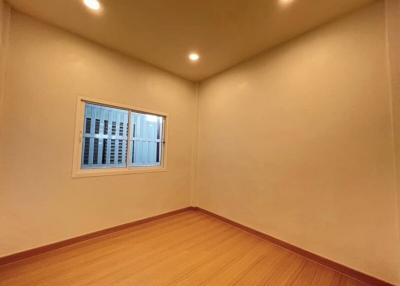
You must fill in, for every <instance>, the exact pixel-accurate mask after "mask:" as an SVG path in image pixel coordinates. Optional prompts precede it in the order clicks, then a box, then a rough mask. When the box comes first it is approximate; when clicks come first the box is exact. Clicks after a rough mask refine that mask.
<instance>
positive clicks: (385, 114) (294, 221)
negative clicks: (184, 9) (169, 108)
mask: <svg viewBox="0 0 400 286" xmlns="http://www.w3.org/2000/svg"><path fill="white" fill-rule="evenodd" d="M385 43H386V42H385V16H384V3H383V2H382V1H379V2H377V3H376V4H373V5H372V6H369V7H367V8H364V9H363V10H361V11H358V12H356V13H355V14H352V15H350V16H348V17H346V18H344V19H341V20H339V21H337V22H334V23H332V24H330V25H327V26H323V27H321V28H319V29H318V30H316V31H313V32H311V33H308V34H306V35H304V36H302V37H300V38H298V39H295V40H293V41H290V42H289V43H287V44H285V45H284V46H280V47H278V48H276V49H274V50H272V51H270V52H267V53H264V54H262V55H260V56H258V57H256V58H254V59H253V60H250V61H248V62H246V63H243V64H241V65H239V66H237V67H235V68H233V69H231V70H229V71H227V72H225V73H222V74H220V75H218V76H216V77H213V78H211V79H209V80H207V81H206V82H204V83H202V84H201V86H200V98H199V123H200V125H199V142H198V146H199V154H198V176H197V194H196V195H197V197H198V198H197V204H198V205H199V206H200V207H203V208H205V209H207V210H210V211H212V212H215V213H218V214H220V215H223V216H225V217H228V218H230V219H232V220H235V221H237V222H240V223H242V224H245V225H248V226H250V227H253V228H256V229H258V230H260V231H263V232H265V233H267V234H270V235H272V236H274V237H277V238H279V239H281V240H284V241H287V242H289V243H291V244H294V245H297V246H299V247H302V248H304V249H307V250H309V251H311V252H314V253H317V254H319V255H322V256H324V257H327V258H330V259H332V260H334V261H337V262H339V263H343V264H345V265H347V266H350V267H353V268H355V269H358V270H361V271H363V272H366V273H368V274H370V275H374V276H376V277H379V278H382V279H385V280H387V281H390V282H397V283H400V277H399V276H400V273H399V272H400V270H399V269H400V268H399V263H398V259H399V252H398V244H399V240H398V229H397V227H398V225H397V223H398V222H397V219H396V217H397V214H398V210H397V205H396V189H395V171H394V160H393V158H394V157H393V135H392V131H393V130H392V118H391V101H390V93H389V80H388V79H389V77H388V69H387V53H386V52H387V51H386V44H385Z"/></svg>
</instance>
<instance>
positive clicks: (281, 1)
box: [279, 0, 294, 6]
mask: <svg viewBox="0 0 400 286" xmlns="http://www.w3.org/2000/svg"><path fill="white" fill-rule="evenodd" d="M293 1H294V0H279V4H281V5H282V6H287V5H289V4H291V3H292V2H293Z"/></svg>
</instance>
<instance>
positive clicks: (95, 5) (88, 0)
mask: <svg viewBox="0 0 400 286" xmlns="http://www.w3.org/2000/svg"><path fill="white" fill-rule="evenodd" d="M83 3H84V4H85V5H86V7H88V8H89V9H91V10H94V11H99V10H100V8H101V5H100V2H99V1H98V0H83Z"/></svg>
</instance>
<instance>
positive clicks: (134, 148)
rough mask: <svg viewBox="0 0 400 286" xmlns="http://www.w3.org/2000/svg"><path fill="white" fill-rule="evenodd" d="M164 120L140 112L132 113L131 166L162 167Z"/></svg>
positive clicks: (160, 117)
mask: <svg viewBox="0 0 400 286" xmlns="http://www.w3.org/2000/svg"><path fill="white" fill-rule="evenodd" d="M163 124H164V118H163V117H162V116H156V115H151V114H144V113H139V112H132V113H131V125H132V126H131V132H130V138H129V139H130V140H129V148H130V151H131V158H129V165H130V166H137V167H145V166H161V161H162V155H161V154H162V147H163V140H164V139H163Z"/></svg>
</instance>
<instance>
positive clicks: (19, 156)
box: [0, 11, 196, 257]
mask: <svg viewBox="0 0 400 286" xmlns="http://www.w3.org/2000/svg"><path fill="white" fill-rule="evenodd" d="M9 44H10V46H9V50H8V51H9V56H8V65H7V90H6V94H5V98H4V106H3V109H2V112H1V117H2V118H1V120H2V126H1V130H2V131H1V136H0V146H1V148H0V149H1V151H0V152H1V154H0V158H1V161H0V168H1V169H0V176H1V177H0V225H1V232H2V233H1V235H0V257H1V256H5V255H8V254H11V253H15V252H18V251H22V250H26V249H30V248H33V247H37V246H41V245H45V244H49V243H52V242H55V241H60V240H64V239H67V238H71V237H75V236H78V235H82V234H85V233H89V232H92V231H96V230H99V229H104V228H107V227H110V226H115V225H119V224H123V223H126V222H131V221H134V220H137V219H140V218H144V217H149V216H152V215H157V214H160V213H164V212H167V211H171V210H175V209H179V208H183V207H187V206H189V204H190V191H189V190H190V183H191V178H190V177H191V164H192V156H193V154H192V140H193V136H194V130H195V129H196V128H195V125H194V124H195V116H194V115H193V114H195V110H196V96H195V85H194V84H193V83H191V82H188V81H185V80H183V79H180V78H178V77H175V76H173V75H171V74H168V73H166V72H162V71H160V70H158V69H156V68H153V67H151V66H148V65H145V64H143V63H141V62H138V61H134V60H132V59H130V58H127V57H124V56H122V55H120V54H117V53H115V52H113V51H110V50H107V49H105V48H102V47H100V46H97V45H95V44H93V43H91V42H88V41H86V40H83V39H81V38H79V37H77V36H75V35H72V34H69V33H67V32H64V31H62V30H59V29H57V28H54V27H51V26H49V25H46V24H43V23H40V22H38V21H36V20H34V19H32V18H30V17H28V16H25V15H23V14H20V13H17V12H14V11H13V12H12V15H11V27H10V43H9ZM78 96H86V97H91V98H98V99H102V100H106V101H110V102H115V103H122V104H127V105H133V106H138V107H142V108H147V109H151V110H158V111H161V112H166V113H168V114H169V134H168V140H169V141H168V143H169V146H168V148H169V149H168V172H162V173H146V174H132V175H121V176H106V177H92V178H79V179H73V178H72V177H71V174H72V155H73V140H74V138H73V137H74V130H75V108H76V103H77V97H78Z"/></svg>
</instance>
